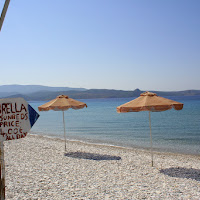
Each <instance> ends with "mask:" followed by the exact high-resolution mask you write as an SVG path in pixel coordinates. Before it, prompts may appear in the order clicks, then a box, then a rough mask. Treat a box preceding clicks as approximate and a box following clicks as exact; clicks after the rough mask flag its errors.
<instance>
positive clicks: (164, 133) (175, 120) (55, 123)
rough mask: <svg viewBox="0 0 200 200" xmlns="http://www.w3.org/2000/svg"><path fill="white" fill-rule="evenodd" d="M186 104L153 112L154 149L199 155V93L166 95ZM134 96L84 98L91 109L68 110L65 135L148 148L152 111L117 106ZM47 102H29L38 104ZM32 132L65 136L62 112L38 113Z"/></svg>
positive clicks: (91, 140) (73, 137) (104, 142)
mask: <svg viewBox="0 0 200 200" xmlns="http://www.w3.org/2000/svg"><path fill="white" fill-rule="evenodd" d="M167 98H170V99H172V100H175V101H179V102H181V103H184V107H183V110H181V111H175V110H169V111H164V112H154V113H151V125H152V137H153V148H154V150H156V151H168V152H178V153H187V154H196V155H200V96H196V97H167ZM132 99H133V98H119V99H116V98H112V99H82V100H80V99H79V100H80V101H82V102H84V103H87V105H88V108H84V109H80V110H73V109H69V110H67V111H65V124H66V135H67V138H68V139H70V140H81V141H85V142H90V143H100V144H108V145H116V146H124V147H137V148H147V149H148V148H149V147H150V136H149V113H148V112H136V113H135V112H131V113H117V112H116V107H117V106H119V105H121V104H123V103H126V102H128V101H130V100H132ZM44 103H45V102H29V104H30V105H31V106H32V107H33V108H34V109H35V110H37V111H38V109H37V107H38V106H40V105H42V104H44ZM39 114H40V118H39V119H38V121H37V122H36V123H35V125H34V126H33V127H32V129H31V131H30V133H32V134H38V135H46V136H51V137H59V138H64V136H63V132H64V130H63V121H62V112H60V111H48V112H39Z"/></svg>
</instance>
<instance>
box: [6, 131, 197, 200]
mask: <svg viewBox="0 0 200 200" xmlns="http://www.w3.org/2000/svg"><path fill="white" fill-rule="evenodd" d="M4 151H5V152H4V154H5V155H4V156H5V173H6V174H5V176H6V177H5V184H6V199H12V200H23V199H24V200H34V199H35V200H36V199H37V200H64V199H66V200H68V199H69V200H70V199H80V200H81V199H85V200H86V199H91V200H95V199H111V200H118V199H120V200H134V199H174V200H175V199H176V200H177V199H181V200H184V199H185V200H186V199H192V200H199V199H200V156H194V155H183V154H173V153H166V152H165V153H162V152H154V166H153V167H151V154H150V152H149V151H147V150H142V149H133V148H121V147H114V146H106V145H98V144H87V143H83V142H78V141H67V151H66V152H64V141H63V140H62V139H56V138H48V137H43V136H36V135H28V136H27V137H26V138H23V139H18V140H12V141H6V142H4Z"/></svg>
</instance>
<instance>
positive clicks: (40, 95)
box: [0, 85, 200, 101]
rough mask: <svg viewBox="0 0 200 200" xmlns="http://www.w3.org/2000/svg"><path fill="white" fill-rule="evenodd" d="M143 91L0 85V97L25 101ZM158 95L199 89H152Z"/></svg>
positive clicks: (191, 92)
mask: <svg viewBox="0 0 200 200" xmlns="http://www.w3.org/2000/svg"><path fill="white" fill-rule="evenodd" d="M143 92H145V91H143V90H140V89H134V90H129V91H125V90H111V89H85V88H70V87H49V86H42V85H2V86H0V98H15V97H22V98H24V99H25V100H27V101H47V100H50V99H53V98H55V97H56V96H58V95H60V94H64V95H68V96H69V97H71V98H75V99H97V98H128V97H137V96H139V95H140V94H141V93H143ZM150 92H154V93H156V94H157V95H159V96H197V95H200V90H184V91H167V92H166V91H153V90H151V91H150Z"/></svg>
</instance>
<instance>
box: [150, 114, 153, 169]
mask: <svg viewBox="0 0 200 200" xmlns="http://www.w3.org/2000/svg"><path fill="white" fill-rule="evenodd" d="M149 128H150V140H151V166H152V167H153V150H152V148H153V144H152V134H151V111H149Z"/></svg>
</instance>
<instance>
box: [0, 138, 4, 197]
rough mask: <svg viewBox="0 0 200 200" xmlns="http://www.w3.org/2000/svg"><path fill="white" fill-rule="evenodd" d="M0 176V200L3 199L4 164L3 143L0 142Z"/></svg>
mask: <svg viewBox="0 0 200 200" xmlns="http://www.w3.org/2000/svg"><path fill="white" fill-rule="evenodd" d="M0 156H1V160H0V171H1V173H0V175H1V177H0V178H1V181H0V193H1V197H0V200H4V199H5V163H4V148H3V141H1V142H0Z"/></svg>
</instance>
